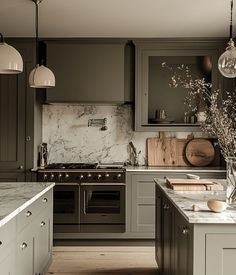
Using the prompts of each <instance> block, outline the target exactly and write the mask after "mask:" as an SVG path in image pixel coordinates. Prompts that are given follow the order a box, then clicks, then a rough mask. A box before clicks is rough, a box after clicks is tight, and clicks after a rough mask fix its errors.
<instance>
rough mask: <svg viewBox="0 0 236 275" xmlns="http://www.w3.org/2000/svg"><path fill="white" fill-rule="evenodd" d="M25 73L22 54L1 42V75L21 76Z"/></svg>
mask: <svg viewBox="0 0 236 275" xmlns="http://www.w3.org/2000/svg"><path fill="white" fill-rule="evenodd" d="M22 72H23V60H22V57H21V55H20V53H19V52H18V51H17V50H16V49H15V48H13V47H12V46H10V45H8V44H7V43H5V42H0V74H19V73H22Z"/></svg>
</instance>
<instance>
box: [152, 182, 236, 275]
mask: <svg viewBox="0 0 236 275" xmlns="http://www.w3.org/2000/svg"><path fill="white" fill-rule="evenodd" d="M156 196H157V197H156V201H157V204H156V208H157V209H156V211H157V212H159V214H158V215H157V216H158V217H160V218H157V219H156V230H157V232H156V238H157V239H156V241H155V245H156V249H155V253H156V259H157V264H158V267H159V271H160V274H161V275H169V274H171V275H179V274H181V275H182V274H183V275H199V274H204V275H233V274H234V273H235V267H234V266H235V257H236V233H235V232H236V225H235V224H234V223H232V224H220V223H215V224H208V223H201V224H198V223H189V222H188V221H187V220H186V219H185V217H184V216H183V215H182V214H181V212H180V210H179V209H178V208H177V207H176V206H175V205H174V204H172V202H171V200H170V199H169V198H168V197H167V195H166V194H165V193H164V192H163V191H162V190H161V188H160V187H159V186H158V184H157V185H156ZM159 197H160V199H161V202H162V208H161V210H160V209H159V207H160V203H159ZM159 223H161V225H160V224H159Z"/></svg>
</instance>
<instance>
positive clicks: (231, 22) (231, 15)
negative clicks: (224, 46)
mask: <svg viewBox="0 0 236 275" xmlns="http://www.w3.org/2000/svg"><path fill="white" fill-rule="evenodd" d="M233 5H234V3H233V0H231V5H230V27H229V38H230V39H231V38H233Z"/></svg>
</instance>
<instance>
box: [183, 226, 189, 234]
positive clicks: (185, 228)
mask: <svg viewBox="0 0 236 275" xmlns="http://www.w3.org/2000/svg"><path fill="white" fill-rule="evenodd" d="M188 232H189V230H188V228H187V227H183V229H182V234H183V235H187V234H188Z"/></svg>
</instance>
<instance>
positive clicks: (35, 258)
mask: <svg viewBox="0 0 236 275" xmlns="http://www.w3.org/2000/svg"><path fill="white" fill-rule="evenodd" d="M52 199H53V197H52V190H49V191H48V192H47V193H45V194H44V195H43V196H41V197H40V198H39V199H37V200H36V201H35V202H33V203H32V204H31V205H29V206H28V207H27V208H26V209H24V210H22V212H20V213H19V214H18V215H17V216H16V217H15V218H13V219H12V220H10V221H9V222H8V223H6V224H5V225H4V226H2V227H1V228H0V266H1V269H0V274H1V275H40V274H45V273H46V271H47V268H48V266H49V264H50V262H51V256H52V239H53V237H52V228H53V226H52V223H53V216H52V215H53V208H52V207H53V201H52Z"/></svg>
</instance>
